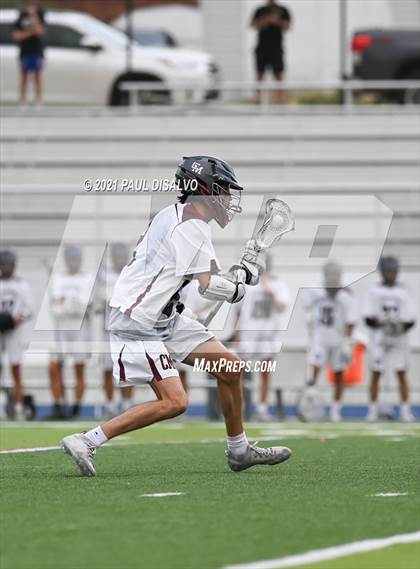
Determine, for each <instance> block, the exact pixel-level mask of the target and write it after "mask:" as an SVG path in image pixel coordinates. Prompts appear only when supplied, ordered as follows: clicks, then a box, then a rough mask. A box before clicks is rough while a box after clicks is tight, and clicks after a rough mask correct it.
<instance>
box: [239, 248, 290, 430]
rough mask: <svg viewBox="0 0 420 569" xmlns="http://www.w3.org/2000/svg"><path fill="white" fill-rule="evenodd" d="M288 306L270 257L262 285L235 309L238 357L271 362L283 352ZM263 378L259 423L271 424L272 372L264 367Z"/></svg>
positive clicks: (284, 286) (286, 291) (285, 293)
mask: <svg viewBox="0 0 420 569" xmlns="http://www.w3.org/2000/svg"><path fill="white" fill-rule="evenodd" d="M289 303H290V296H289V290H288V288H287V285H286V283H285V282H283V281H282V280H280V279H278V278H276V277H275V276H274V275H273V274H272V273H271V262H270V257H269V256H268V255H267V259H266V267H265V270H264V271H262V273H261V278H260V281H259V283H258V284H257V285H256V286H253V287H249V289H247V292H246V295H245V297H244V298H243V300H242V301H241V302H240V303H238V304H237V305H236V306H237V308H238V313H237V322H236V329H237V332H238V340H239V353H240V354H241V355H242V357H243V358H244V359H247V356H248V357H249V356H251V357H255V358H256V357H258V359H259V360H260V361H266V362H271V361H272V359H273V357H275V356H276V354H278V353H279V352H280V349H281V341H280V338H279V331H280V330H281V328H282V313H284V311H285V310H286V308H287V306H288V304H289ZM260 375H261V383H260V388H259V400H258V403H257V405H256V408H257V413H256V419H257V420H258V421H269V420H270V419H271V417H270V413H269V410H268V399H269V390H270V369H269V368H268V367H267V368H265V367H263V369H262V370H261V372H260Z"/></svg>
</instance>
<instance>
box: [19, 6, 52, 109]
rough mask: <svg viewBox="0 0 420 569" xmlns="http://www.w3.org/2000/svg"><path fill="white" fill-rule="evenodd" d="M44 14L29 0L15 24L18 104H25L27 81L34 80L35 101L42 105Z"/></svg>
mask: <svg viewBox="0 0 420 569" xmlns="http://www.w3.org/2000/svg"><path fill="white" fill-rule="evenodd" d="M45 31H46V29H45V14H44V11H43V10H42V9H41V8H40V6H39V3H38V2H37V1H35V0H30V1H28V2H27V3H26V5H25V8H24V10H23V11H22V12H20V14H19V17H18V19H17V20H16V22H15V31H14V39H15V40H16V41H17V42H18V44H19V62H20V102H21V104H26V102H27V92H28V79H29V76H30V75H31V76H32V77H33V80H34V87H35V99H36V103H37V104H38V105H40V104H42V70H43V67H44V42H43V37H44V36H45Z"/></svg>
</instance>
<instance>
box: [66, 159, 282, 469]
mask: <svg viewBox="0 0 420 569" xmlns="http://www.w3.org/2000/svg"><path fill="white" fill-rule="evenodd" d="M175 179H176V182H177V184H178V187H179V189H180V192H181V195H180V199H179V203H176V204H173V205H170V206H168V207H166V208H164V209H162V210H160V211H159V212H158V213H157V214H156V215H155V217H154V218H153V220H152V221H151V223H150V224H149V227H148V229H147V230H146V232H145V233H144V234H143V236H142V237H141V239H140V240H139V242H138V245H137V247H136V249H135V252H134V255H133V258H132V260H131V262H130V263H129V264H128V265H127V266H126V267H125V268H124V269H123V270H122V272H121V275H120V277H119V279H118V281H117V284H116V285H115V288H114V291H113V295H112V298H111V302H110V306H111V307H112V311H111V316H110V332H111V352H112V357H113V361H114V377H115V379H116V381H117V382H118V384H119V385H125V384H127V383H128V384H130V385H131V384H135V383H140V384H145V383H148V384H149V385H150V386H151V388H152V389H153V391H154V392H155V394H156V397H157V399H156V400H154V401H150V402H148V403H144V404H141V405H137V406H136V407H133V408H132V409H129V410H128V411H126V412H125V413H123V414H122V415H120V416H118V417H114V418H113V419H111V420H109V421H107V422H105V423H104V424H102V425H101V426H97V427H96V428H94V429H92V430H90V431H88V432H87V433H85V434H75V435H70V436H68V437H65V438H64V439H63V446H64V449H65V451H66V452H67V453H68V454H70V456H71V457H72V458H73V459H74V460H75V462H76V463H77V465H78V466H79V469H80V472H81V474H82V475H85V476H94V475H95V467H94V463H93V456H94V454H95V451H96V449H97V447H99V446H101V445H102V444H103V443H105V442H106V441H107V440H109V439H112V438H114V437H116V436H118V435H121V434H123V433H126V432H129V431H133V430H136V429H141V428H143V427H146V426H147V425H151V424H153V423H156V422H157V421H162V420H164V419H169V418H171V417H176V416H177V415H180V414H182V413H184V411H185V410H186V408H187V397H186V393H185V391H184V388H183V386H182V383H181V381H180V379H179V374H178V371H177V369H176V367H175V364H174V361H173V360H174V359H175V360H176V361H181V362H184V363H187V364H189V365H193V363H194V361H195V359H196V358H203V360H204V361H205V362H206V363H209V365H210V366H211V367H212V373H213V375H214V376H215V377H216V379H217V382H218V389H219V396H220V402H221V407H222V410H223V414H224V417H225V423H226V430H227V447H228V448H227V452H226V454H227V460H228V465H229V467H230V468H231V469H232V470H234V471H240V470H244V469H246V468H249V467H251V466H253V465H256V464H277V463H280V462H283V461H284V460H287V459H288V458H289V456H290V454H291V451H290V449H288V448H287V447H270V448H261V447H257V446H255V445H251V444H249V442H248V440H247V437H246V435H245V432H244V427H243V418H242V389H241V367H240V359H239V358H238V357H237V356H234V355H233V354H231V353H230V352H229V351H228V350H227V349H226V348H225V347H224V346H223V344H222V343H221V342H219V341H218V340H217V339H216V338H215V337H214V335H213V334H212V333H211V332H209V331H208V330H207V329H206V328H205V326H204V325H203V324H201V323H200V322H198V321H197V320H193V319H191V318H189V317H188V316H185V315H184V314H182V312H181V311H182V307H181V306H178V299H179V291H180V290H181V289H182V288H183V286H184V285H186V284H188V283H189V282H190V281H191V280H192V279H193V278H195V279H197V280H198V283H199V287H200V288H199V292H200V294H201V295H202V296H203V297H204V298H207V299H209V300H214V301H220V300H223V301H227V302H230V303H235V302H238V301H239V300H241V298H242V297H243V296H244V294H245V283H247V284H253V285H255V284H257V282H258V279H259V271H260V269H261V263H262V262H263V259H262V258H261V255H260V253H259V249H258V248H257V247H256V244H254V243H253V242H251V243H249V245H248V247H247V248H246V250H245V253H244V256H243V257H242V259H241V262H240V266H239V267H238V268H234V269H232V270H231V271H229V272H228V273H220V265H219V263H218V261H217V258H216V253H215V251H214V248H213V244H212V241H211V229H210V225H209V222H210V221H211V220H213V219H214V220H215V221H216V222H217V223H218V224H219V226H220V227H222V228H223V227H225V226H226V225H227V224H228V223H229V221H230V220H231V219H232V218H233V216H234V215H235V214H237V213H240V212H241V208H240V205H239V204H240V199H241V192H242V187H241V186H240V185H239V183H238V180H237V178H236V176H235V173H234V171H233V169H232V168H231V166H229V164H227V163H226V162H224V161H223V160H220V159H219V158H213V157H211V156H192V157H185V158H184V159H183V160H182V162H181V163H180V164H179V166H178V169H177V172H176V174H175ZM212 364H214V367H213V365H212ZM227 364H228V365H227Z"/></svg>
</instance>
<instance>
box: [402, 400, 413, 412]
mask: <svg viewBox="0 0 420 569" xmlns="http://www.w3.org/2000/svg"><path fill="white" fill-rule="evenodd" d="M410 413H411V407H410V403H409V402H408V401H402V402H401V414H404V415H405V414H407V415H409V414H410Z"/></svg>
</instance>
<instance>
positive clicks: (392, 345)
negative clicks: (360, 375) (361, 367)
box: [368, 336, 410, 373]
mask: <svg viewBox="0 0 420 569" xmlns="http://www.w3.org/2000/svg"><path fill="white" fill-rule="evenodd" d="M409 355H410V353H409V346H408V342H407V340H406V338H405V337H404V336H401V337H399V338H393V339H392V340H391V341H388V342H387V341H380V340H379V341H378V340H375V339H374V340H372V341H371V342H370V344H369V350H368V362H369V369H370V370H371V371H377V372H379V373H383V372H384V371H385V369H387V368H388V369H391V370H392V371H403V370H406V369H408V367H409Z"/></svg>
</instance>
